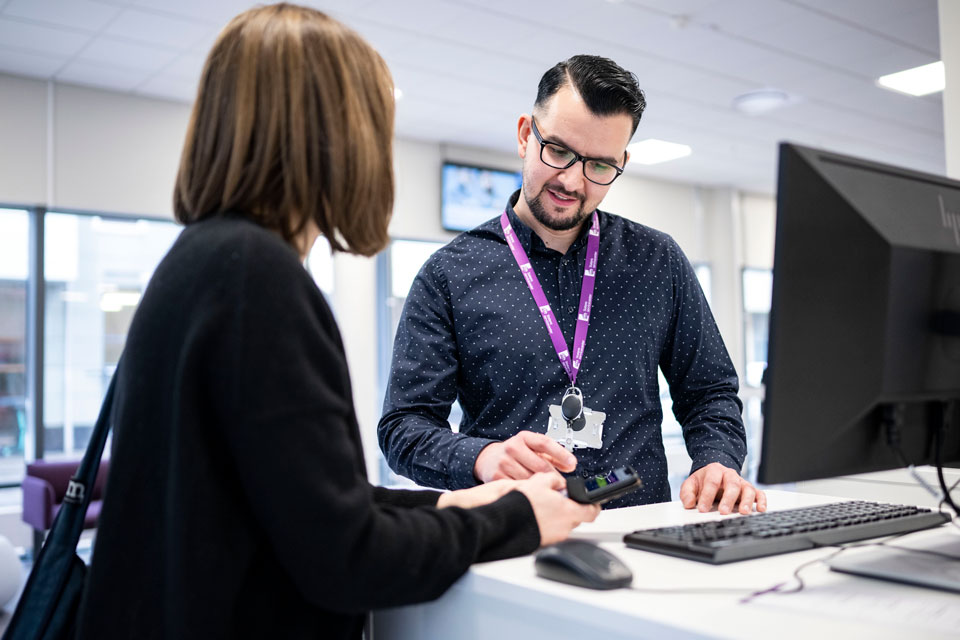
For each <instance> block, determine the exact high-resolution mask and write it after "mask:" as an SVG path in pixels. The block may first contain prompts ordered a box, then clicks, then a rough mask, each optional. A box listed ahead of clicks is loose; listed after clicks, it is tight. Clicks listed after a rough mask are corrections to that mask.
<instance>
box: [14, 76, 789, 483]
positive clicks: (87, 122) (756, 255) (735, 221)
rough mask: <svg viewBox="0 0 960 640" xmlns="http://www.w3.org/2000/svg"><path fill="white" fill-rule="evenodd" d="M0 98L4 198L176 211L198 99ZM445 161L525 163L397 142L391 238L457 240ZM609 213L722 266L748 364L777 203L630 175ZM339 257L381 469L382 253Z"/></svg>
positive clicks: (34, 89)
mask: <svg viewBox="0 0 960 640" xmlns="http://www.w3.org/2000/svg"><path fill="white" fill-rule="evenodd" d="M0 105H2V110H0V140H3V145H2V146H0V203H7V204H37V203H41V204H46V205H47V206H50V207H63V208H75V209H86V210H94V211H104V212H113V213H126V214H151V215H161V216H170V215H171V209H172V200H171V198H172V195H171V194H172V189H173V183H174V180H175V174H176V168H177V166H178V164H179V156H180V149H181V145H182V143H183V138H184V134H185V132H186V127H187V122H188V119H189V114H190V107H189V106H188V105H184V104H180V103H174V102H166V101H162V100H153V99H148V98H143V97H137V96H130V95H124V94H116V93H112V92H107V91H100V90H95V89H88V88H83V87H75V86H69V85H50V86H48V85H47V83H44V82H40V81H36V80H28V79H23V78H16V77H12V76H5V75H0ZM505 126H511V123H505ZM444 160H455V161H461V162H467V163H475V164H481V165H487V166H494V167H502V168H505V169H519V168H520V161H519V159H518V158H517V157H516V156H511V155H506V154H501V153H498V152H492V151H487V150H482V149H472V148H464V147H457V146H453V145H440V144H436V143H426V142H418V141H411V140H397V141H396V143H395V160H394V162H395V171H396V177H397V181H396V182H397V192H396V202H395V206H394V215H393V218H392V220H391V223H390V233H391V235H392V236H393V237H399V238H411V239H428V240H441V241H442V240H447V239H450V238H452V237H453V234H451V233H450V232H447V231H444V230H443V229H442V228H441V226H440V167H441V164H442V162H443V161H444ZM602 208H604V209H605V210H607V211H611V212H613V213H617V214H620V215H622V216H624V217H627V218H630V219H632V220H636V221H639V222H641V223H643V224H646V225H649V226H652V227H654V228H657V229H659V230H661V231H664V232H666V233H669V234H670V235H672V236H673V237H674V238H675V239H676V240H677V241H678V242H679V243H680V246H681V247H683V248H684V250H685V251H686V252H687V255H688V257H689V258H690V259H691V261H693V262H708V263H710V264H711V265H712V267H713V278H714V282H713V299H714V307H715V308H714V311H715V315H716V316H717V321H718V324H719V325H720V328H721V332H722V333H723V334H724V338H725V340H726V341H727V344H728V348H729V349H730V352H731V355H732V356H734V358H735V363H736V364H737V366H738V369H739V367H740V357H739V354H741V353H742V347H741V341H742V338H741V336H742V330H741V324H740V323H741V317H740V316H741V314H740V307H741V304H740V293H739V288H740V285H739V281H740V269H741V267H742V266H743V265H745V264H750V265H751V266H762V265H763V264H768V263H769V262H770V256H772V253H773V244H772V243H773V235H772V228H773V227H772V225H773V201H772V199H770V198H764V197H759V196H743V197H741V194H738V193H737V192H736V191H734V190H731V189H708V188H704V187H697V186H692V185H684V184H677V183H669V182H663V181H657V180H649V179H645V178H643V177H639V176H637V175H635V174H632V173H631V172H630V171H629V170H628V172H627V173H626V174H624V175H623V176H622V177H621V178H620V179H619V180H618V181H617V183H616V184H615V185H614V186H613V188H611V190H610V193H609V195H608V196H607V198H606V200H605V201H604V203H603V205H602ZM334 264H335V277H336V284H335V294H334V305H335V307H336V308H337V314H338V317H339V318H340V319H341V320H343V319H345V318H349V322H342V323H341V331H342V333H343V337H344V344H345V347H346V351H347V357H348V360H349V362H350V367H351V372H352V378H353V380H352V382H353V389H354V397H355V402H356V407H357V415H358V418H359V421H360V426H361V429H362V430H363V435H364V446H365V447H366V450H367V451H366V454H367V460H368V463H369V465H368V466H369V469H370V471H371V473H372V474H373V473H375V472H376V468H377V466H376V464H375V462H376V459H377V444H376V435H375V430H376V423H377V420H378V418H379V408H380V403H381V400H382V398H381V397H380V390H379V388H378V384H377V363H378V356H377V342H376V317H377V312H378V309H377V296H376V268H375V260H374V259H367V258H358V257H354V256H344V255H338V256H336V258H335V262H334Z"/></svg>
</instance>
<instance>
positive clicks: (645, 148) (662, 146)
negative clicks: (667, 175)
mask: <svg viewBox="0 0 960 640" xmlns="http://www.w3.org/2000/svg"><path fill="white" fill-rule="evenodd" d="M627 151H629V152H630V161H631V162H639V163H640V164H659V163H661V162H669V161H670V160H676V159H677V158H684V157H686V156H688V155H690V154H691V153H693V149H691V148H690V147H689V146H687V145H685V144H677V143H676V142H667V141H666V140H657V139H656V138H647V139H646V140H643V141H641V142H634V143H633V144H631V145H630V146H628V147H627Z"/></svg>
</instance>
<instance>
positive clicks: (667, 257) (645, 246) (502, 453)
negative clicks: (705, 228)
mask: <svg viewBox="0 0 960 640" xmlns="http://www.w3.org/2000/svg"><path fill="white" fill-rule="evenodd" d="M644 107H645V100H644V96H643V92H642V91H641V90H640V88H639V86H638V85H637V80H636V77H635V76H634V75H633V74H632V73H629V72H627V71H625V70H624V69H622V68H621V67H619V66H618V65H617V64H616V63H614V62H613V61H612V60H608V59H606V58H601V57H597V56H585V55H581V56H574V57H573V58H570V59H569V60H567V61H565V62H561V63H559V64H557V65H556V66H555V67H553V68H552V69H550V70H549V71H547V73H546V74H544V76H543V78H542V79H541V80H540V85H539V89H538V92H537V99H536V102H535V105H534V109H533V114H532V115H530V114H524V115H522V116H521V117H520V120H519V122H518V136H517V148H518V152H519V155H520V157H521V158H522V159H523V185H522V188H521V190H520V191H519V192H517V193H515V194H514V195H513V196H512V197H511V199H510V202H509V203H507V206H506V211H505V212H504V215H503V216H501V218H500V219H494V220H491V221H489V222H486V223H484V224H482V225H480V226H479V227H477V228H475V229H473V230H472V231H469V232H467V233H464V234H462V235H460V236H459V237H457V238H456V239H455V240H453V241H452V242H451V243H450V244H448V245H447V246H445V247H444V248H442V249H440V250H439V251H437V252H436V253H435V254H434V255H433V256H432V257H431V258H430V260H428V261H427V263H426V264H425V265H424V266H423V268H422V269H421V271H420V273H419V274H418V275H417V278H416V280H415V281H414V283H413V286H412V287H411V290H410V294H409V296H408V297H407V302H406V305H405V307H404V310H403V316H402V318H401V320H400V326H399V329H398V332H397V338H396V343H395V345H394V351H393V365H392V369H391V374H390V382H389V386H388V389H387V396H386V399H385V401H384V415H383V417H382V418H381V420H380V425H379V439H380V446H381V448H382V449H383V451H384V454H385V455H386V457H387V460H388V462H389V464H390V466H391V467H392V468H393V469H395V470H396V471H398V472H399V473H401V474H403V475H406V476H408V477H410V478H412V479H413V480H414V481H416V482H418V483H419V484H422V485H428V486H434V487H441V488H448V489H457V488H462V487H467V486H472V485H473V484H475V483H477V482H489V481H491V480H494V479H497V478H526V477H528V476H530V475H531V474H533V473H535V472H538V471H555V470H556V471H560V472H564V473H570V472H573V471H574V470H575V469H576V471H577V472H578V473H580V474H581V475H583V476H584V477H592V476H596V475H602V474H605V473H606V472H609V471H611V470H613V469H616V468H618V467H620V466H623V465H625V464H629V465H631V466H633V467H634V468H635V469H636V470H637V472H638V473H639V475H640V476H641V478H642V480H643V483H644V486H643V488H642V489H640V490H638V491H635V492H633V493H630V494H627V495H625V496H623V497H621V498H619V499H617V500H615V501H613V502H611V503H610V506H627V505H634V504H644V503H649V502H661V501H666V500H669V499H670V488H669V485H668V482H667V464H666V456H665V453H664V450H663V440H662V435H661V430H660V427H661V422H662V418H663V415H662V410H661V405H660V400H659V388H658V382H657V368H658V367H659V368H661V369H662V370H663V373H664V375H665V377H666V379H667V381H668V382H669V383H670V388H671V395H672V397H673V407H674V413H675V414H676V416H677V419H678V420H679V422H680V424H681V425H682V427H683V434H684V438H685V440H686V443H687V449H688V451H689V453H690V456H691V458H692V459H693V468H692V472H691V475H690V477H689V478H687V480H686V481H685V482H684V483H683V485H682V486H681V491H680V497H681V500H682V501H683V504H684V506H685V507H687V508H693V507H694V506H696V507H698V508H699V509H700V510H701V511H705V510H709V509H710V508H712V506H713V503H714V501H715V499H717V498H720V504H719V510H720V512H721V513H730V512H731V511H732V510H733V509H734V508H735V507H736V503H737V502H739V510H740V511H741V512H742V513H749V512H750V511H751V510H752V509H753V505H754V504H756V505H757V508H758V509H759V510H761V511H762V510H765V508H766V498H765V496H764V494H763V492H758V491H757V490H756V489H755V488H754V487H753V486H752V485H751V484H750V483H748V482H747V481H745V480H743V479H742V478H741V477H740V474H739V473H738V470H739V469H740V468H741V466H742V464H743V460H744V457H745V455H746V436H745V432H744V428H743V422H742V420H741V417H740V411H741V408H742V407H741V404H740V401H739V399H738V398H737V389H738V385H737V377H736V372H735V370H734V368H733V365H732V363H731V362H730V357H729V355H728V354H727V351H726V348H725V347H724V344H723V341H722V339H721V337H720V334H719V331H718V330H717V327H716V323H715V322H714V320H713V316H712V315H711V313H710V310H709V308H708V307H707V303H706V300H705V299H704V297H703V293H702V291H701V289H700V286H699V283H698V282H697V279H696V276H695V275H694V271H693V269H692V268H691V266H690V264H689V262H688V261H687V259H686V257H685V256H684V255H683V253H682V252H681V250H680V248H679V247H678V246H677V245H676V243H675V242H674V241H673V240H672V238H670V237H669V236H667V235H665V234H663V233H660V232H658V231H655V230H653V229H650V228H648V227H645V226H643V225H640V224H637V223H634V222H630V221H628V220H625V219H624V218H621V217H619V216H615V215H612V214H609V213H605V212H601V211H597V206H598V205H599V204H600V202H601V201H602V200H603V198H604V196H605V195H606V194H607V191H608V190H609V189H610V185H611V184H612V183H613V181H614V180H615V179H616V178H617V177H618V176H619V175H620V174H621V173H622V170H623V167H624V165H625V164H626V162H627V161H628V160H629V153H628V152H627V151H626V147H627V144H628V143H629V141H630V138H631V137H633V133H634V132H635V131H636V128H637V124H638V123H639V121H640V116H641V114H642V113H643V109H644ZM557 329H559V330H557ZM571 354H572V356H571ZM570 395H573V396H578V397H579V398H580V402H581V404H580V405H577V406H582V410H580V412H579V413H577V412H576V411H574V413H575V414H576V415H577V416H578V418H577V419H578V420H581V421H583V420H585V419H587V418H590V419H591V420H592V421H594V422H591V424H594V423H595V422H596V421H597V420H599V419H600V417H601V416H600V415H599V414H598V413H597V412H602V413H603V414H605V415H606V417H605V419H604V420H603V422H602V431H601V434H600V435H601V436H602V442H595V443H593V444H592V445H590V446H589V447H588V448H579V449H576V450H575V452H574V453H575V455H573V454H571V453H570V452H569V451H568V450H567V449H565V448H564V447H563V446H560V445H559V444H558V443H557V442H556V441H555V438H556V433H557V431H556V430H552V431H551V436H552V437H551V436H548V435H546V433H545V432H547V431H548V420H551V411H552V412H553V417H554V425H555V426H556V424H557V423H558V422H557V420H556V419H555V418H556V416H560V415H561V414H560V413H559V411H560V406H561V401H564V400H567V399H568V398H567V396H570ZM454 400H459V402H460V405H461V407H462V409H463V420H462V422H461V424H460V429H459V432H458V433H454V432H453V431H452V430H451V429H450V427H449V424H448V423H447V417H448V415H449V412H450V406H451V405H452V403H453V402H454ZM551 405H554V409H553V410H551V409H549V407H550V406H551ZM565 405H566V402H564V405H563V406H565ZM574 405H576V401H574ZM574 405H571V406H574ZM575 408H576V407H575ZM591 412H593V413H592V417H591ZM567 417H570V418H572V417H574V416H572V415H571V416H567ZM559 424H560V425H561V431H563V432H565V430H566V426H567V424H568V423H567V422H566V419H563V420H561V421H559ZM582 432H583V431H582V427H581V431H580V432H578V433H582ZM598 444H599V446H597V445H598Z"/></svg>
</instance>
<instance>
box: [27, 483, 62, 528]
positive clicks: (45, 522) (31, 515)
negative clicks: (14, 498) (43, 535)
mask: <svg viewBox="0 0 960 640" xmlns="http://www.w3.org/2000/svg"><path fill="white" fill-rule="evenodd" d="M21 489H22V491H23V515H22V518H23V521H24V522H26V523H27V524H29V525H30V526H32V527H33V528H34V529H38V530H40V531H46V530H47V529H49V528H50V526H51V525H52V524H53V506H54V504H55V503H56V497H55V494H54V492H53V485H52V484H50V483H49V482H47V481H46V480H43V479H41V478H36V477H34V476H24V478H23V484H22V485H21Z"/></svg>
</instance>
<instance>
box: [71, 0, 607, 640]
mask: <svg viewBox="0 0 960 640" xmlns="http://www.w3.org/2000/svg"><path fill="white" fill-rule="evenodd" d="M392 90H393V87H392V82H391V79H390V75H389V72H388V71H387V68H386V66H385V65H384V63H383V61H382V60H381V58H380V57H379V56H378V55H377V54H376V52H374V51H373V49H371V48H370V47H369V45H367V44H366V43H365V42H364V41H363V40H362V39H361V38H360V37H359V36H357V35H356V34H355V33H354V32H352V31H350V30H349V29H347V28H346V27H344V26H343V25H341V24H339V23H338V22H336V21H334V20H332V19H330V18H328V17H327V16H325V15H324V14H322V13H319V12H317V11H314V10H311V9H306V8H301V7H296V6H291V5H275V6H268V7H262V8H257V9H253V10H251V11H248V12H246V13H243V14H241V15H239V16H238V17H236V18H235V19H234V20H233V21H232V22H231V23H230V24H229V25H227V27H226V28H225V29H224V31H223V32H222V33H221V34H220V37H219V39H218V40H217V42H216V44H215V45H214V47H213V50H212V51H211V53H210V55H209V57H208V59H207V62H206V66H205V69H204V72H203V77H202V80H201V84H200V91H199V95H198V97H197V101H196V104H195V105H194V109H193V115H192V118H191V122H190V126H189V130H188V132H187V138H186V143H185V146H184V150H183V156H182V159H181V164H180V171H179V175H178V178H177V186H176V193H175V198H174V208H175V212H176V216H177V219H178V220H179V221H181V222H183V223H185V224H186V228H185V229H184V231H183V233H182V234H181V235H180V237H179V238H178V240H177V242H176V243H175V244H174V246H173V247H172V248H171V250H170V252H169V254H168V255H167V256H166V257H165V258H164V259H163V261H162V262H161V263H160V265H159V267H158V268H157V270H156V272H155V274H154V276H153V279H152V281H151V282H150V285H149V286H148V287H147V290H146V292H145V294H144V296H143V299H142V301H141V303H140V307H139V309H138V311H137V314H136V316H135V317H134V320H133V323H132V325H131V327H130V332H129V335H128V338H127V345H126V349H125V353H124V357H123V363H122V364H121V365H120V368H119V370H118V376H119V377H118V380H117V391H116V400H115V403H114V413H113V416H114V424H115V433H114V445H113V457H112V460H111V469H110V477H109V481H108V485H109V490H108V493H107V496H106V500H105V503H104V507H103V511H102V513H101V518H100V527H99V531H98V535H97V541H96V547H95V549H94V554H93V562H92V566H91V571H90V576H89V582H88V587H87V592H86V594H85V597H84V601H83V603H82V604H81V618H80V630H79V631H80V634H79V635H80V637H81V638H97V639H104V638H138V639H139V638H154V637H157V638H160V637H163V638H178V639H179V638H191V637H197V638H239V637H270V638H274V637H284V638H301V637H302V638H321V637H322V638H351V637H358V636H359V635H360V629H361V627H362V621H363V616H362V614H363V612H365V611H368V610H370V609H373V608H378V607H387V606H394V605H402V604H406V603H412V602H418V601H425V600H430V599H432V598H436V597H437V596H439V595H440V594H441V593H443V591H444V590H445V589H446V588H447V587H448V586H449V585H450V584H452V583H453V582H454V581H455V580H456V579H457V578H458V577H459V576H460V575H462V574H463V573H464V571H466V569H467V567H468V566H469V565H470V564H471V563H472V562H476V561H482V560H493V559H496V558H504V557H509V556H514V555H519V554H525V553H529V552H530V551H532V550H533V549H535V548H536V547H537V546H538V545H540V544H549V543H553V542H556V541H559V540H561V539H563V538H564V537H566V535H567V534H568V533H569V531H570V529H571V528H572V527H574V526H576V525H577V524H578V523H580V522H582V521H585V520H592V519H593V518H594V517H596V514H597V509H596V507H592V506H589V507H588V506H583V505H577V504H575V503H573V502H572V501H570V500H568V499H566V498H564V497H563V496H562V495H561V494H560V493H558V492H557V489H560V488H561V487H562V484H563V483H562V480H561V479H560V477H559V476H558V475H556V474H554V475H553V476H546V475H543V476H535V477H534V478H532V479H530V480H528V481H522V482H514V483H491V484H487V485H481V486H479V487H476V488H474V489H467V490H464V491H456V492H452V493H446V494H439V493H436V492H432V491H390V490H386V489H382V488H378V487H373V486H371V485H370V484H369V483H368V482H367V480H366V477H365V473H364V463H363V455H362V452H361V448H360V436H359V431H358V428H357V421H356V417H355V415H354V411H353V401H352V398H351V391H350V384H349V376H348V371H347V364H346V360H345V358H344V353H343V345H342V344H341V341H340V336H339V333H338V331H337V327H336V324H335V322H334V319H333V316H332V315H331V313H330V309H329V308H328V307H327V305H326V304H325V302H324V300H323V297H322V295H321V294H320V292H319V290H318V289H317V287H316V285H315V284H314V283H313V280H312V279H311V278H310V277H309V275H308V274H307V272H306V271H305V270H304V268H303V266H302V260H303V259H304V257H305V256H306V254H307V252H308V251H309V249H310V247H311V246H312V244H313V242H314V240H315V239H316V238H317V236H318V234H323V236H324V237H325V238H326V239H327V241H329V242H330V244H331V246H332V248H333V249H334V250H340V251H348V252H353V253H358V254H362V255H372V254H373V253H375V252H377V251H378V250H380V249H381V248H383V246H384V245H385V244H386V242H387V221H388V218H389V212H390V208H391V205H392V199H393V179H392V175H391V166H392V158H391V140H392V137H393V131H392V129H393V94H392ZM464 507H473V508H464Z"/></svg>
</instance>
